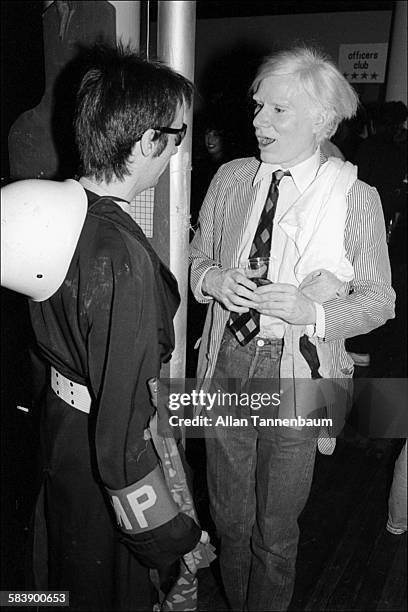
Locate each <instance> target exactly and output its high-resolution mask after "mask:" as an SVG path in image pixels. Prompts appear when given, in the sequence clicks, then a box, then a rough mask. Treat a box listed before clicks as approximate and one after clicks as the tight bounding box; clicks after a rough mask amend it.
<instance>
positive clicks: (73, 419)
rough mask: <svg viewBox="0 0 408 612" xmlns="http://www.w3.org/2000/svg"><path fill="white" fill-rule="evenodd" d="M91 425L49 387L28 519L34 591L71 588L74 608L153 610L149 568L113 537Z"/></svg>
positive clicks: (83, 415)
mask: <svg viewBox="0 0 408 612" xmlns="http://www.w3.org/2000/svg"><path fill="white" fill-rule="evenodd" d="M90 429H91V421H90V418H89V417H88V415H87V414H85V413H82V412H80V411H78V410H76V409H74V408H72V407H71V406H69V405H68V404H66V403H65V402H64V401H62V400H60V399H59V398H58V397H57V396H56V395H55V394H54V392H53V391H52V390H51V389H49V390H48V392H47V397H46V405H45V410H44V416H43V420H42V427H41V435H42V453H43V466H44V480H43V484H42V488H41V492H40V495H39V497H38V501H37V506H36V511H35V521H34V523H35V524H34V538H33V541H34V543H33V570H34V577H35V582H36V588H37V589H48V590H58V591H59V590H64V591H69V593H70V608H72V609H76V610H132V611H134V610H151V609H152V586H151V584H150V580H149V570H148V569H147V568H145V567H143V566H142V565H141V564H140V563H139V562H138V561H137V560H136V558H135V557H134V556H133V555H132V554H131V553H130V552H129V551H128V549H127V548H126V547H125V546H124V544H122V543H121V542H120V541H119V534H118V532H117V531H116V529H115V519H114V517H113V515H112V513H111V508H110V504H109V502H108V500H107V498H106V497H105V495H104V491H103V488H102V487H101V485H100V483H99V482H98V475H97V470H96V469H95V460H94V453H93V449H92V432H91V431H90Z"/></svg>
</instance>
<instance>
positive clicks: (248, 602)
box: [206, 329, 318, 612]
mask: <svg viewBox="0 0 408 612" xmlns="http://www.w3.org/2000/svg"><path fill="white" fill-rule="evenodd" d="M261 344H262V341H260V339H259V338H254V339H253V340H252V341H250V342H249V343H248V344H247V345H246V346H245V347H242V346H241V345H240V344H239V343H238V342H237V341H236V339H235V337H234V336H233V335H232V334H231V333H230V332H229V330H228V329H227V330H226V331H225V334H224V337H223V340H222V343H221V348H220V352H219V356H218V360H217V364H216V368H215V372H214V377H213V383H212V384H213V390H215V389H218V390H220V386H223V387H224V389H223V390H224V391H227V390H229V391H230V392H232V391H233V390H235V391H237V385H238V386H240V387H241V390H244V389H245V390H247V385H248V384H250V381H251V380H252V381H253V379H256V378H259V379H265V378H266V379H268V382H267V385H270V390H271V392H276V391H279V364H280V359H281V354H282V341H281V340H277V339H272V340H267V341H263V346H261ZM228 379H229V382H228ZM233 379H235V381H234V380H233ZM264 382H265V381H264ZM227 388H228V389H227ZM263 390H264V389H263ZM217 410H218V411H219V412H220V413H222V409H219V408H217ZM236 411H238V406H237V407H236ZM251 412H252V410H251V409H250V408H242V407H241V406H240V407H239V415H240V416H241V417H243V416H244V414H246V416H248V415H249V413H251ZM230 413H231V411H230ZM212 416H213V418H215V417H216V414H213V415H212ZM235 416H237V415H235ZM269 416H277V409H274V408H271V410H270V412H269ZM317 435H318V432H317V431H316V429H315V428H310V427H309V428H306V427H305V428H303V429H294V428H290V427H261V426H258V425H257V424H253V423H252V421H251V419H249V425H248V427H230V428H229V427H214V428H212V429H211V435H208V437H207V439H206V450H207V475H208V489H209V496H210V510H211V515H212V518H213V520H214V523H215V526H216V529H217V535H218V536H219V538H220V558H219V560H220V569H221V576H222V580H223V584H224V588H225V592H226V595H227V598H228V601H229V604H230V607H231V609H232V610H250V611H251V612H252V611H255V610H263V611H267V610H286V609H287V607H288V605H289V603H290V599H291V597H292V592H293V586H294V579H295V562H296V555H297V545H298V539H299V528H298V517H299V515H300V513H301V511H302V510H303V508H304V506H305V503H306V500H307V498H308V495H309V492H310V486H311V481H312V476H313V467H314V460H315V454H316V443H317Z"/></svg>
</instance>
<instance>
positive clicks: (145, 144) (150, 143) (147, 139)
mask: <svg viewBox="0 0 408 612" xmlns="http://www.w3.org/2000/svg"><path fill="white" fill-rule="evenodd" d="M155 135H156V132H155V131H154V130H152V129H151V128H149V129H148V130H146V131H145V132H144V133H143V136H142V138H141V139H140V149H141V151H142V155H143V156H144V157H149V156H150V155H152V153H154V151H155V149H156V146H157V140H155Z"/></svg>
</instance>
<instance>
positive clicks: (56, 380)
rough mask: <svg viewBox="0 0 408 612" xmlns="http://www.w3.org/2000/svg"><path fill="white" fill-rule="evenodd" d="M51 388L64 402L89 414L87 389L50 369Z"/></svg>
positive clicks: (89, 406) (89, 399)
mask: <svg viewBox="0 0 408 612" xmlns="http://www.w3.org/2000/svg"><path fill="white" fill-rule="evenodd" d="M51 388H52V390H53V391H54V393H56V394H57V395H58V397H60V398H61V399H62V400H64V402H66V403H67V404H69V405H70V406H72V407H73V408H76V409H77V410H80V411H81V412H86V413H87V414H89V411H90V409H91V401H92V400H91V396H90V394H89V391H88V387H86V386H85V385H80V384H79V383H76V382H73V381H72V380H69V378H66V377H65V376H63V375H62V374H61V373H60V372H58V371H57V370H56V369H55V368H53V367H51Z"/></svg>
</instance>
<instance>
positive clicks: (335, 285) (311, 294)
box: [299, 269, 344, 304]
mask: <svg viewBox="0 0 408 612" xmlns="http://www.w3.org/2000/svg"><path fill="white" fill-rule="evenodd" d="M343 285H344V283H343V282H342V281H341V280H339V279H338V278H337V276H335V275H334V274H332V273H331V272H329V271H328V270H324V269H320V270H314V271H313V272H310V274H308V275H307V276H306V278H305V279H304V280H303V281H302V283H301V284H300V285H299V289H300V291H301V292H302V293H303V295H306V296H307V297H308V298H310V299H311V300H313V301H314V302H318V303H319V304H323V303H324V302H327V301H328V300H332V299H333V298H335V297H336V296H337V295H338V291H339V290H340V289H341V288H342V286H343Z"/></svg>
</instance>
